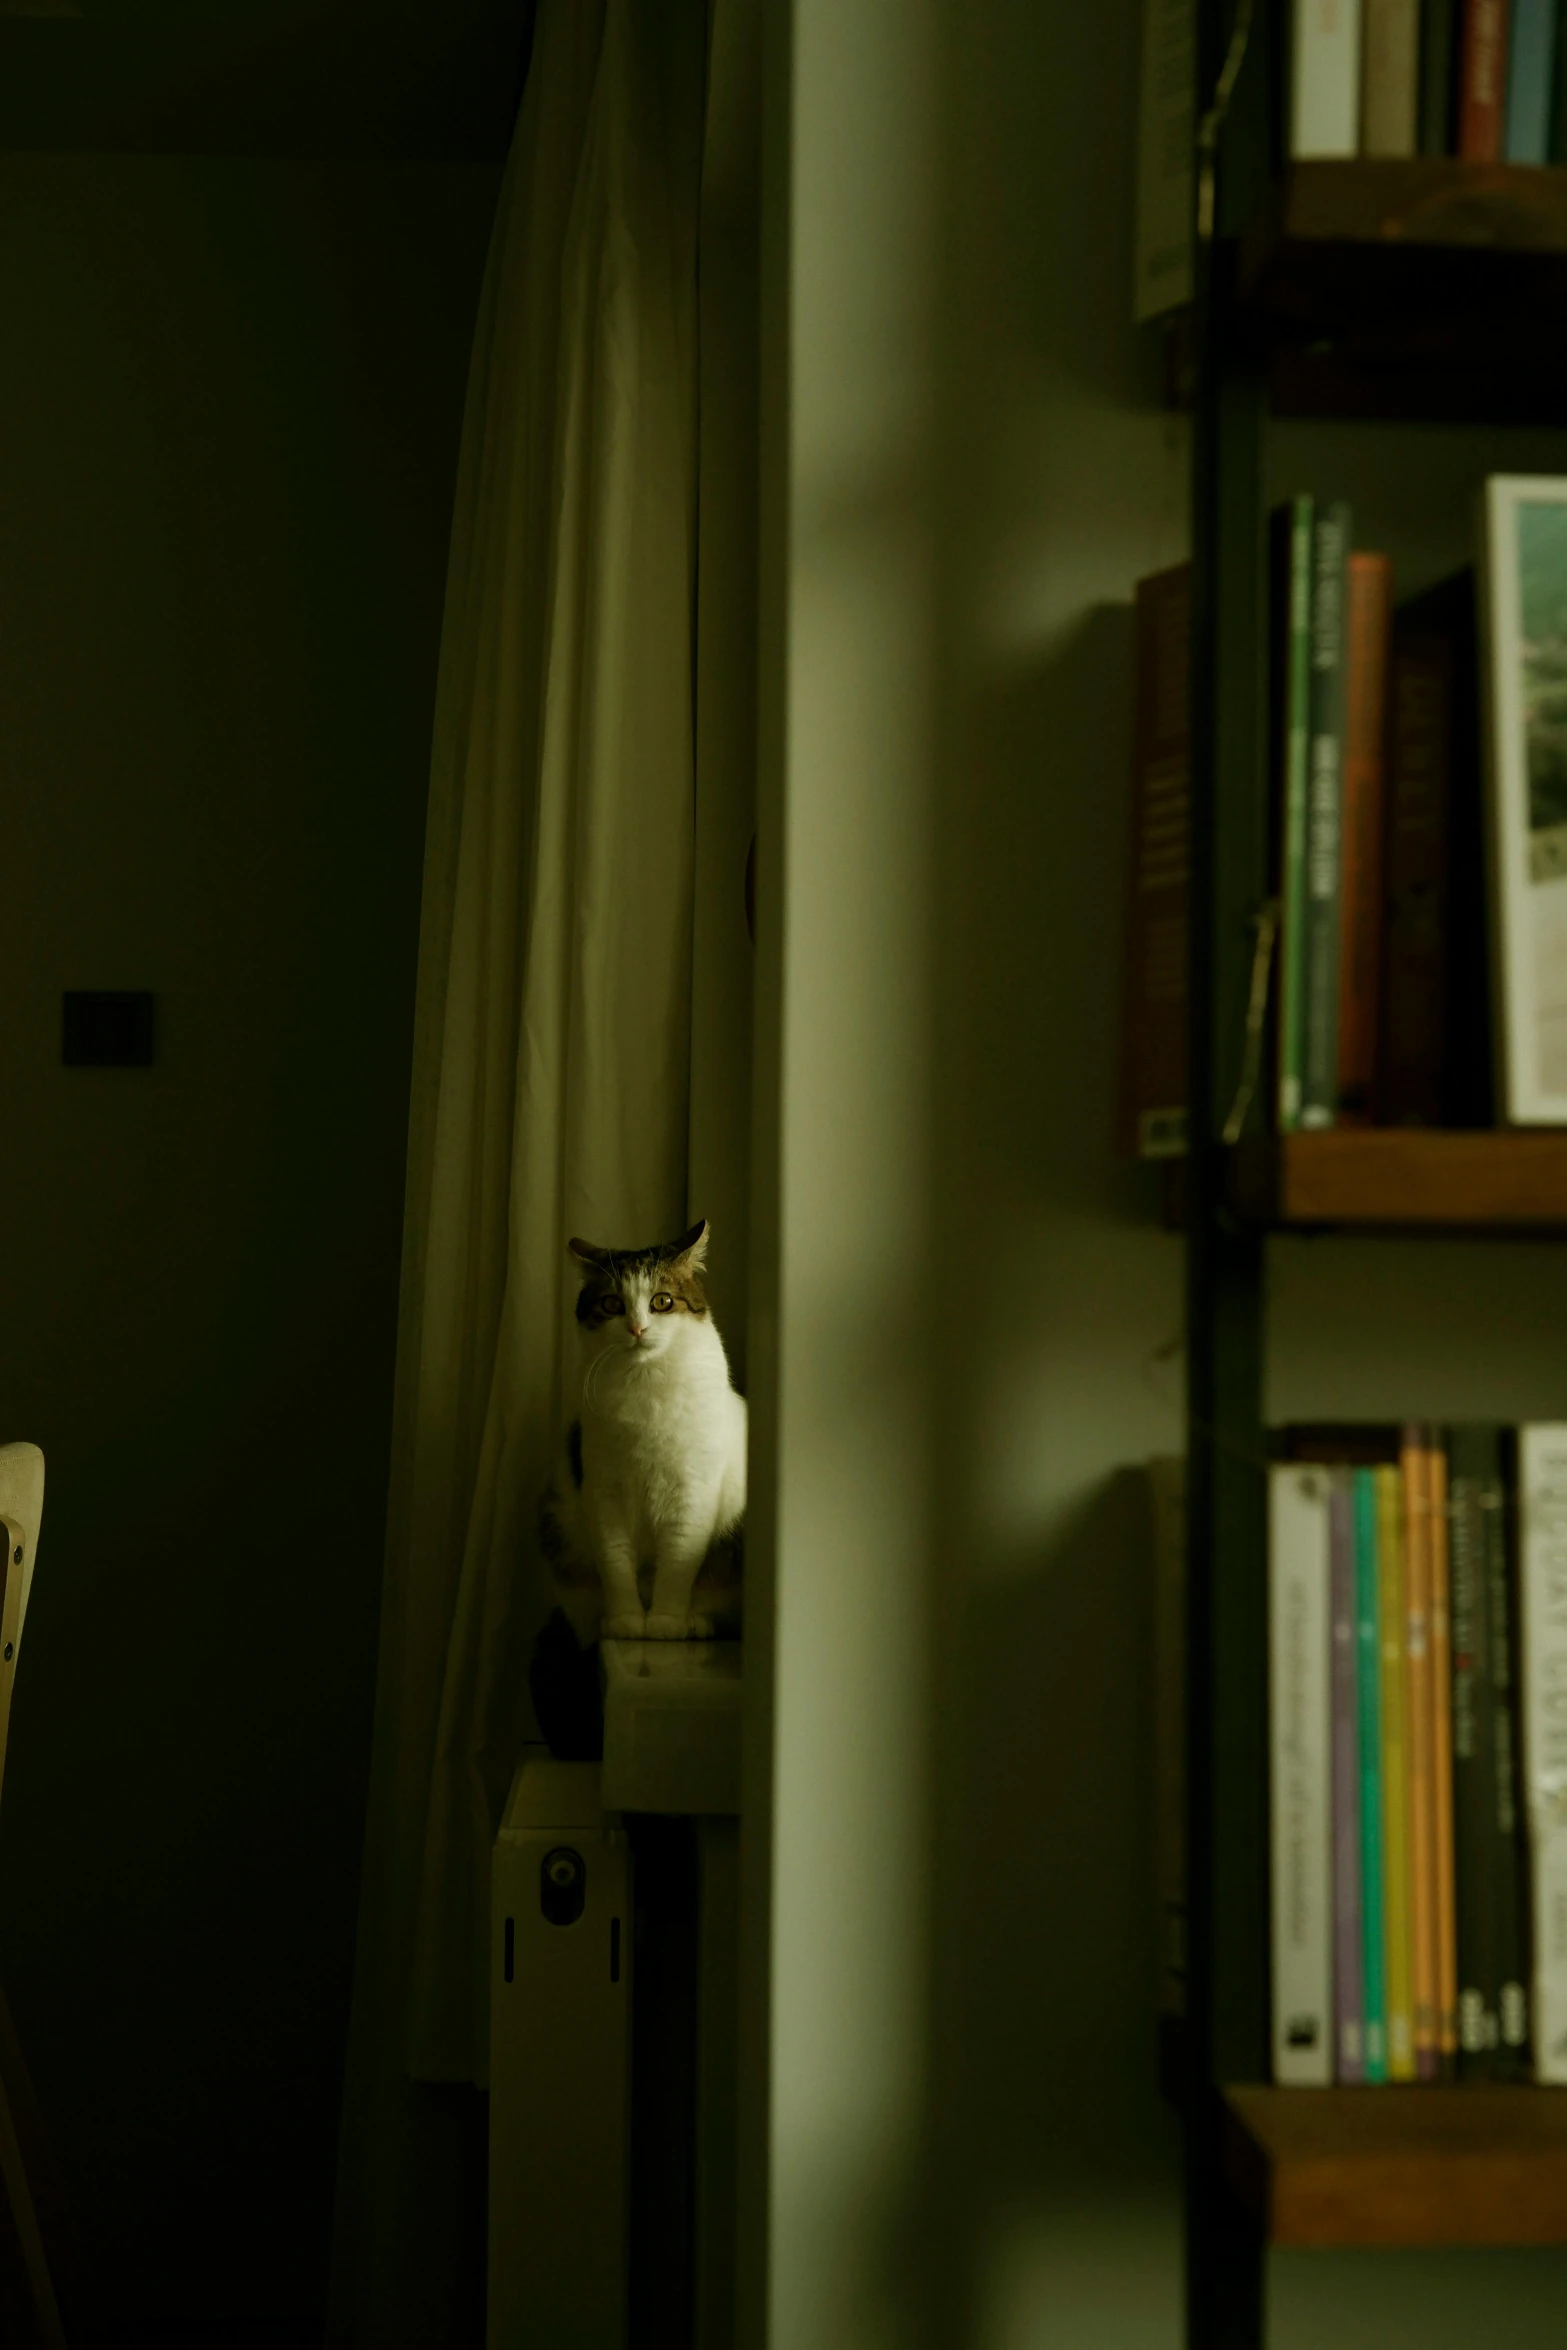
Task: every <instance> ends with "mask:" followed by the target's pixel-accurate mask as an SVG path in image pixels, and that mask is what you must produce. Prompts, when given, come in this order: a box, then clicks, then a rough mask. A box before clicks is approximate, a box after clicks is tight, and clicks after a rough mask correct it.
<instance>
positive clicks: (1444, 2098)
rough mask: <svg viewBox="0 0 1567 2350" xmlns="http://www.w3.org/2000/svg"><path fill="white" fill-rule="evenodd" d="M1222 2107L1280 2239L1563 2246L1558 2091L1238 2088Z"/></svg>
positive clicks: (1238, 2159) (1241, 2188)
mask: <svg viewBox="0 0 1567 2350" xmlns="http://www.w3.org/2000/svg"><path fill="white" fill-rule="evenodd" d="M1225 2119H1226V2135H1225V2167H1226V2173H1227V2176H1228V2179H1229V2181H1230V2184H1231V2185H1232V2187H1233V2188H1234V2191H1235V2193H1236V2195H1237V2197H1238V2199H1239V2200H1240V2202H1241V2203H1242V2205H1243V2206H1244V2208H1246V2209H1247V2210H1248V2211H1250V2212H1251V2214H1252V2215H1253V2218H1254V2219H1255V2221H1256V2224H1257V2226H1258V2228H1259V2229H1260V2230H1261V2231H1262V2233H1263V2234H1264V2236H1265V2238H1266V2241H1267V2242H1268V2243H1270V2244H1277V2245H1294V2246H1300V2247H1309V2246H1324V2245H1346V2244H1358V2245H1364V2246H1381V2247H1383V2248H1385V2249H1390V2248H1392V2247H1393V2246H1404V2247H1410V2246H1414V2247H1419V2246H1421V2245H1430V2244H1470V2245H1480V2244H1489V2245H1507V2244H1511V2245H1519V2244H1567V2098H1564V2097H1562V2096H1560V2095H1558V2094H1556V2093H1554V2092H1553V2091H1551V2090H1549V2089H1513V2088H1487V2087H1484V2086H1482V2085H1480V2084H1475V2085H1473V2086H1469V2087H1464V2088H1437V2087H1423V2088H1415V2089H1398V2088H1387V2089H1374V2090H1366V2089H1232V2090H1231V2091H1230V2092H1229V2094H1228V2096H1227V2097H1226V2099H1225Z"/></svg>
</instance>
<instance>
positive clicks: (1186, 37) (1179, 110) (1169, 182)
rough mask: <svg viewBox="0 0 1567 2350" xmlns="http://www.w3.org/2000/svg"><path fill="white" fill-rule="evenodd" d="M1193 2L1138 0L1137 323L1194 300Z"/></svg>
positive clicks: (1134, 297)
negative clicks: (1140, 57) (1140, 35)
mask: <svg viewBox="0 0 1567 2350" xmlns="http://www.w3.org/2000/svg"><path fill="white" fill-rule="evenodd" d="M1196 40H1197V7H1196V0H1143V62H1142V87H1141V91H1140V93H1139V99H1138V110H1137V257H1136V277H1135V283H1134V285H1133V288H1132V316H1133V318H1134V319H1135V320H1136V322H1137V324H1138V325H1142V324H1143V323H1144V322H1145V321H1146V320H1148V319H1150V318H1162V317H1163V316H1164V315H1165V314H1166V313H1167V312H1168V311H1171V310H1179V309H1180V308H1181V307H1182V305H1183V304H1184V303H1187V302H1189V301H1190V300H1191V298H1192V103H1193V86H1194V83H1195V79H1196Z"/></svg>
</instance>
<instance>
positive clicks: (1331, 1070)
mask: <svg viewBox="0 0 1567 2350" xmlns="http://www.w3.org/2000/svg"><path fill="white" fill-rule="evenodd" d="M1349 547H1350V512H1349V508H1348V507H1347V506H1346V505H1345V504H1344V502H1343V500H1342V499H1335V500H1334V502H1333V503H1332V505H1329V506H1320V507H1318V509H1317V515H1316V524H1315V528H1314V529H1313V531H1312V539H1311V712H1310V725H1311V736H1310V743H1309V746H1308V771H1307V785H1306V893H1305V894H1306V922H1305V931H1306V935H1305V942H1304V943H1305V969H1304V978H1303V993H1304V1002H1303V1006H1302V1021H1303V1026H1304V1032H1305V1033H1304V1040H1303V1044H1302V1054H1301V1101H1300V1122H1301V1124H1302V1126H1313V1127H1320V1126H1331V1125H1332V1124H1333V1122H1334V1119H1335V1118H1336V1116H1337V1114H1338V969H1339V918H1340V901H1341V895H1342V891H1341V871H1340V866H1341V857H1340V847H1339V826H1340V817H1341V812H1342V807H1343V780H1344V720H1345V708H1346V701H1347V692H1348V682H1349V679H1348V663H1347V660H1346V658H1345V642H1344V634H1345V632H1344V606H1345V592H1346V584H1347V578H1348V571H1349Z"/></svg>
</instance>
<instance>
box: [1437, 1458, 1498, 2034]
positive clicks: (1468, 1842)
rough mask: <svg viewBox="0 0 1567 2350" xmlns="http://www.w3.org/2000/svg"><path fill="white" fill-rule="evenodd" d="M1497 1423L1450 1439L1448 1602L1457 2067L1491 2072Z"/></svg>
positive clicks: (1494, 2030) (1494, 1979)
mask: <svg viewBox="0 0 1567 2350" xmlns="http://www.w3.org/2000/svg"><path fill="white" fill-rule="evenodd" d="M1495 1453H1496V1439H1495V1431H1494V1430H1493V1429H1490V1428H1484V1427H1456V1428H1452V1429H1450V1430H1449V1431H1448V1439H1447V1514H1448V1574H1449V1578H1450V1598H1449V1609H1450V1614H1451V1623H1452V1683H1453V1861H1454V1889H1455V1901H1454V1909H1455V1912H1456V1922H1457V1928H1458V2070H1459V2074H1460V2076H1461V2077H1462V2078H1463V2079H1465V2080H1475V2079H1480V2080H1486V2079H1489V2077H1490V2076H1491V2074H1492V2073H1493V2072H1494V2070H1495V2050H1496V2036H1497V2025H1496V2007H1497V1977H1496V1890H1495V1886H1494V1884H1493V1881H1492V1879H1493V1868H1492V1862H1493V1846H1494V1841H1495V1817H1496V1791H1495V1784H1494V1778H1493V1770H1494V1761H1493V1756H1494V1744H1493V1739H1492V1731H1491V1655H1490V1641H1489V1638H1488V1629H1489V1627H1488V1621H1487V1607H1486V1560H1485V1492H1486V1487H1487V1484H1488V1482H1489V1481H1490V1480H1491V1478H1492V1476H1493V1475H1494V1468H1495Z"/></svg>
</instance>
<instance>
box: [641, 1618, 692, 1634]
mask: <svg viewBox="0 0 1567 2350" xmlns="http://www.w3.org/2000/svg"><path fill="white" fill-rule="evenodd" d="M690 1623H691V1619H690V1617H689V1616H655V1615H650V1616H649V1617H648V1620H647V1637H648V1638H649V1640H688V1639H689V1638H690V1637H691V1634H690Z"/></svg>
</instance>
